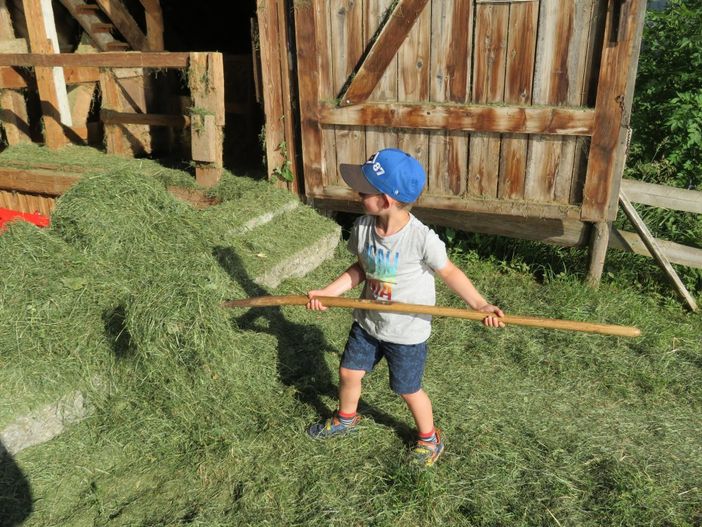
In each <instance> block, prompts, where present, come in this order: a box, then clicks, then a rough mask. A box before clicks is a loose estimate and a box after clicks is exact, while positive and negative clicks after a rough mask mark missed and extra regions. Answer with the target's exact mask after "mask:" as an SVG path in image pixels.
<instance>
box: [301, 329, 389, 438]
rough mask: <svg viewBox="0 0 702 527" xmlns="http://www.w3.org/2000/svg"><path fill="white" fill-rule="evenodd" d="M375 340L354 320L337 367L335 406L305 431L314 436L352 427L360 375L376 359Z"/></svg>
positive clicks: (331, 434) (375, 361) (370, 366)
mask: <svg viewBox="0 0 702 527" xmlns="http://www.w3.org/2000/svg"><path fill="white" fill-rule="evenodd" d="M379 348H380V347H379V343H378V341H377V340H376V339H374V338H373V337H372V336H370V335H369V334H368V333H366V332H365V331H364V330H363V329H362V328H361V327H360V326H359V325H358V324H357V323H354V324H353V326H352V327H351V331H350V333H349V339H348V341H347V342H346V348H345V350H344V355H343V357H342V359H341V366H340V368H339V410H338V411H337V412H334V415H333V416H332V417H330V418H329V419H327V420H325V421H323V422H321V423H316V424H313V425H312V426H311V427H310V428H309V429H308V430H307V433H308V434H309V435H310V436H312V437H313V438H315V439H321V438H327V437H334V436H339V435H343V434H346V433H348V432H351V431H353V430H354V429H356V425H357V424H358V422H359V421H360V420H361V416H359V415H357V414H356V410H357V408H358V401H359V400H360V398H361V379H363V377H364V376H365V374H366V372H368V371H371V370H372V369H373V367H374V366H375V365H376V364H377V362H378V361H379V360H380V355H379V351H380V349H379Z"/></svg>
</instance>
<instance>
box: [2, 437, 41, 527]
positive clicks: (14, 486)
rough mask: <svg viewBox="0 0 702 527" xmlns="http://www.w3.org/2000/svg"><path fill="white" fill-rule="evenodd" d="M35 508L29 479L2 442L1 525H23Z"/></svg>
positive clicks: (6, 526) (7, 526)
mask: <svg viewBox="0 0 702 527" xmlns="http://www.w3.org/2000/svg"><path fill="white" fill-rule="evenodd" d="M33 510H34V508H33V505H32V490H31V488H30V486H29V481H27V478H26V477H25V476H24V474H23V473H22V471H21V470H20V468H19V467H18V466H17V463H15V460H14V459H13V458H12V456H11V455H10V454H9V452H7V450H6V449H5V447H4V445H3V444H2V443H0V525H2V526H3V527H14V526H15V525H21V524H22V523H23V522H24V521H25V520H26V519H27V518H28V517H29V515H30V514H31V513H32V511H33Z"/></svg>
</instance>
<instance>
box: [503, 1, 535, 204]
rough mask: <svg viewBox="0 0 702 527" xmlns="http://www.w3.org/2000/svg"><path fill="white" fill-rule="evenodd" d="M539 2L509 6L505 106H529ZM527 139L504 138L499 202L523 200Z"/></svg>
mask: <svg viewBox="0 0 702 527" xmlns="http://www.w3.org/2000/svg"><path fill="white" fill-rule="evenodd" d="M538 17H539V4H538V2H524V3H520V4H514V5H511V6H510V11H509V28H508V30H507V38H508V42H507V66H506V72H505V103H507V104H510V105H512V104H516V105H520V106H523V105H528V104H531V88H532V85H533V81H534V60H535V52H536V29H537V25H538ZM528 145H529V139H528V137H526V136H525V135H517V134H504V135H503V137H502V151H501V153H500V168H499V176H498V185H497V195H498V197H500V198H508V199H519V198H523V197H524V178H525V176H526V161H527V153H528V150H527V148H528Z"/></svg>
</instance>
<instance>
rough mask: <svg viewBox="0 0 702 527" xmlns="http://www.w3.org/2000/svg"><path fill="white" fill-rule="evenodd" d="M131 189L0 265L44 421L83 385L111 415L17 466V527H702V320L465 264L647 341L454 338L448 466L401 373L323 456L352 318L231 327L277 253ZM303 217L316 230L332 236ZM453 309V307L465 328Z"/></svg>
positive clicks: (523, 299)
mask: <svg viewBox="0 0 702 527" xmlns="http://www.w3.org/2000/svg"><path fill="white" fill-rule="evenodd" d="M121 177H122V179H120V180H117V181H115V182H114V184H113V185H112V187H111V188H112V193H111V194H112V195H113V196H116V197H113V198H110V199H112V202H110V199H107V197H105V199H104V200H101V201H100V204H98V205H99V206H97V207H96V208H94V209H90V210H87V209H86V208H85V207H83V206H82V205H81V204H83V205H84V204H85V203H88V201H85V200H82V199H83V198H88V197H89V198H91V199H94V198H95V197H96V196H97V195H98V194H96V193H97V192H98V191H99V189H100V188H101V187H100V186H99V185H97V183H98V180H97V179H96V180H95V181H94V183H95V186H93V187H90V186H87V187H85V188H84V189H82V190H81V189H77V190H76V193H77V194H76V195H74V198H71V199H72V200H73V201H72V204H70V206H69V203H68V201H69V200H66V201H67V202H66V203H65V204H64V205H63V206H62V207H61V208H59V210H58V211H57V215H56V218H55V224H54V227H53V228H52V229H53V230H52V231H51V232H43V231H42V232H40V231H38V230H36V229H34V228H33V227H29V226H21V227H20V226H16V227H14V228H13V229H11V230H10V232H9V233H6V234H3V235H2V236H0V251H2V253H3V256H12V260H11V261H10V262H9V263H8V259H7V258H6V259H4V260H1V261H0V266H2V267H1V269H2V271H3V278H4V281H3V285H2V291H3V295H2V298H0V316H1V317H2V318H3V320H2V322H3V323H2V325H0V344H1V345H0V360H2V361H3V369H4V367H5V365H11V367H10V368H9V369H8V370H5V371H6V372H7V373H3V379H8V382H10V381H11V380H12V379H13V378H14V379H15V382H14V384H13V385H14V386H22V385H24V384H23V383H29V386H31V387H32V389H31V390H28V391H27V393H30V394H33V395H32V397H34V398H33V399H31V400H30V402H25V403H22V402H20V403H19V404H24V405H25V406H27V407H28V406H31V405H32V404H34V403H35V402H36V401H37V397H38V396H36V393H37V392H42V390H45V391H48V392H51V393H52V394H53V393H63V392H62V389H63V387H65V391H66V392H68V391H70V390H72V389H74V387H75V386H76V385H78V387H80V388H83V389H84V390H85V391H86V393H87V395H88V398H89V400H90V404H91V408H92V414H91V417H89V418H88V419H87V420H86V421H84V422H82V423H81V424H79V425H76V426H74V427H73V428H71V429H69V430H68V431H67V432H65V433H64V434H63V435H62V436H60V437H59V438H56V439H54V440H53V441H51V442H49V443H46V444H44V445H41V446H37V447H33V448H31V449H28V450H25V451H23V452H21V453H20V454H19V455H18V456H16V458H15V459H12V458H11V457H8V456H6V457H5V458H3V461H2V463H1V464H0V480H2V485H0V489H3V490H1V491H0V518H2V519H3V521H5V523H8V524H13V523H17V522H19V521H24V523H23V524H24V525H28V526H42V527H44V526H50V525H51V526H53V525H71V526H73V525H75V526H83V525H86V526H87V525H91V526H92V525H130V526H131V525H144V526H154V525H203V526H204V525H207V526H217V525H222V526H225V525H276V526H277V525H383V526H385V525H388V526H390V525H397V526H408V525H411V526H414V525H424V524H429V523H431V524H437V525H476V526H478V525H485V526H487V525H491V526H495V525H505V526H508V525H509V526H511V525H559V524H560V525H593V526H595V525H699V524H700V523H702V508H701V507H700V503H701V501H702V492H701V491H700V484H699V482H700V481H701V480H702V477H701V476H702V446H701V441H700V435H701V434H700V430H702V418H700V415H701V414H700V410H701V406H702V405H701V402H702V376H700V373H701V371H700V370H701V369H702V349H701V348H702V345H700V336H702V321H701V319H700V317H699V315H689V314H686V313H685V312H684V311H683V309H682V308H681V307H680V306H679V305H678V304H677V303H676V302H674V301H669V302H666V301H663V300H661V299H660V298H659V297H648V296H646V295H642V294H641V293H640V292H639V291H637V290H634V289H629V288H626V287H622V286H617V285H615V284H604V285H603V286H602V287H601V288H600V289H599V290H597V291H593V290H592V289H589V288H587V287H585V286H583V285H581V284H580V281H579V279H578V277H574V276H569V275H565V274H564V275H560V276H557V277H553V278H552V279H550V280H547V281H545V282H543V281H542V282H539V281H537V280H535V279H534V278H533V276H532V275H531V274H530V273H529V272H527V271H526V270H525V269H524V268H523V267H522V266H520V265H516V266H511V265H509V264H507V263H505V262H495V261H492V262H488V261H484V260H481V259H480V258H478V256H477V255H476V253H474V252H472V251H470V250H469V249H466V248H464V250H463V251H462V252H460V253H456V254H454V255H453V256H454V259H455V261H456V262H457V264H458V265H459V266H460V267H462V268H463V269H464V270H465V271H466V272H467V274H468V275H469V276H470V277H472V278H473V279H474V281H475V282H476V284H477V286H478V288H479V289H480V290H481V291H482V292H483V293H484V294H485V295H486V296H487V297H488V298H489V299H490V300H492V301H494V302H495V303H498V304H499V305H500V306H501V307H503V308H504V309H505V310H506V311H507V312H512V313H515V314H530V315H537V316H546V317H558V318H570V319H577V320H591V321H599V322H607V323H617V324H625V325H636V326H638V327H640V328H641V329H642V331H643V336H642V337H641V338H639V339H619V338H614V337H603V336H597V335H587V334H578V333H566V332H557V331H547V330H534V329H527V328H517V327H509V328H505V329H504V330H487V329H485V328H483V327H482V326H481V325H479V324H476V323H472V322H467V321H461V322H459V321H456V320H452V319H436V320H435V322H434V334H433V336H432V338H431V341H430V349H431V351H430V358H429V363H428V367H427V373H426V377H425V388H426V389H427V391H428V393H429V394H430V395H431V397H432V399H433V401H434V406H435V413H436V416H437V423H438V425H439V426H441V427H442V428H443V429H444V431H445V433H446V438H447V451H446V454H445V455H444V457H443V458H442V459H441V460H440V462H439V463H438V464H437V465H436V466H435V467H433V468H432V469H431V470H425V471H423V470H417V469H414V468H412V467H410V466H409V465H408V464H407V451H408V449H409V448H410V446H411V443H412V440H413V437H414V436H413V434H414V432H413V423H412V419H411V416H410V414H409V412H408V411H407V410H406V408H405V407H404V403H402V401H401V400H400V399H399V398H398V397H396V396H394V395H393V394H392V393H391V392H390V390H389V389H388V386H387V369H386V367H385V365H384V364H381V365H380V366H379V368H378V370H377V371H376V372H374V373H373V374H372V375H371V376H369V377H368V378H367V382H366V383H365V388H364V397H363V401H362V408H361V411H362V413H363V414H364V416H365V420H364V422H363V428H362V430H361V431H360V433H359V434H358V435H356V436H355V437H349V438H344V439H341V440H338V441H327V442H315V441H312V440H310V439H308V438H307V437H306V435H305V432H304V431H305V429H306V427H307V426H308V425H309V424H310V423H311V422H313V421H314V420H316V419H318V418H319V416H320V415H326V414H328V413H330V412H331V411H332V410H333V409H334V407H335V402H336V395H335V393H336V385H337V380H338V377H337V373H336V370H337V366H338V360H339V355H340V353H341V351H342V350H343V345H344V342H345V338H346V334H347V331H348V328H349V326H350V323H351V315H350V312H348V311H344V310H330V311H328V312H327V313H324V314H320V313H313V312H308V311H306V310H304V309H300V308H292V307H291V308H279V309H261V310H251V311H245V310H225V309H223V308H221V307H219V303H220V302H221V300H222V299H224V298H229V297H241V296H253V295H256V294H261V293H263V292H264V291H263V290H262V289H261V288H260V287H259V286H257V285H256V284H255V283H253V280H252V274H253V271H251V270H250V269H249V267H247V265H253V263H250V264H249V263H247V261H248V260H247V254H248V253H252V251H253V250H254V249H255V248H252V247H250V246H248V245H247V244H245V243H242V242H241V240H246V239H248V237H249V236H250V235H251V233H241V234H240V235H237V236H232V234H231V232H230V229H229V225H228V223H227V221H228V220H227V221H220V220H221V219H220V220H217V218H216V217H212V216H213V210H214V209H210V210H208V211H205V212H195V211H193V210H191V209H189V208H187V206H185V205H182V204H178V203H177V202H174V201H173V200H172V199H171V198H170V197H168V195H167V194H166V193H165V192H163V191H162V189H161V190H159V187H158V185H152V184H150V183H144V188H142V189H141V193H140V194H139V196H141V198H144V199H143V200H142V201H139V200H136V199H135V198H134V197H130V195H129V193H128V189H129V188H131V187H133V186H134V185H136V183H135V182H134V180H133V179H132V178H134V177H136V176H135V175H134V174H129V173H121ZM232 192H233V194H234V195H240V194H241V192H242V191H237V190H232ZM81 193H82V194H81ZM237 193H239V194H237ZM81 195H82V197H83V198H81V199H78V198H80V197H81ZM252 199H253V198H252ZM110 203H111V205H110ZM126 203H131V207H132V208H133V209H134V210H128V209H130V207H127V206H126V205H125V204H126ZM227 207H229V210H232V211H234V210H236V207H235V206H232V202H230V203H229V204H227V203H225V204H224V205H223V210H228V209H227ZM117 210H120V211H121V213H122V215H121V216H117V215H115V211H117ZM295 217H298V218H300V219H299V221H300V222H303V223H304V225H300V226H299V227H300V232H306V231H307V230H308V229H313V228H315V227H314V226H315V225H316V224H318V223H319V222H323V221H326V220H322V219H321V218H317V219H315V218H314V217H312V216H310V217H301V216H295ZM294 227H295V226H294V225H292V226H290V228H289V229H288V230H287V231H285V230H284V232H283V234H285V232H287V234H288V236H287V238H292V236H291V235H290V234H291V232H290V231H292V230H293V228H294ZM266 232H268V233H269V234H271V237H273V236H275V237H276V239H277V238H278V237H279V236H281V233H277V234H274V233H275V230H274V229H269V230H266V229H265V228H264V229H263V230H262V233H266ZM240 238H241V239H240ZM265 243H266V244H267V245H266V247H267V249H266V250H269V249H268V248H273V247H276V246H277V245H276V243H275V241H274V240H273V239H272V238H271V239H269V240H266V241H265ZM281 244H283V240H281ZM270 250H272V249H270ZM11 251H12V252H11ZM247 251H248V252H247ZM52 257H53V258H52ZM2 262H4V263H2ZM52 262H53V263H52ZM350 262H351V257H350V255H349V254H348V253H347V252H346V251H345V250H344V249H343V248H340V249H339V250H338V254H337V258H336V259H335V260H334V261H330V262H327V263H326V264H324V265H323V266H322V267H320V268H319V269H318V270H317V271H315V272H313V273H312V274H311V275H309V276H307V277H306V278H303V279H294V280H289V281H286V282H285V283H283V284H282V285H281V286H280V287H279V288H278V290H277V292H279V293H281V294H286V293H300V292H304V291H306V290H309V289H312V288H316V287H318V286H320V285H322V284H324V283H326V282H327V281H329V280H330V279H332V278H334V277H335V276H336V275H337V274H338V273H340V272H341V271H343V269H345V267H346V266H347V265H348V264H349V263H350ZM12 269H15V271H14V274H13V275H10V270H12ZM42 280H43V281H42ZM439 289H440V290H439V303H441V304H444V305H453V306H460V301H459V300H458V299H457V298H456V297H455V296H453V295H452V294H450V292H448V291H447V290H446V289H445V288H444V287H440V288H439ZM13 376H14V377H13ZM5 382H6V381H5V380H3V383H2V384H3V388H2V389H3V392H4V397H5V398H6V399H11V398H12V392H11V391H7V390H6V388H5V386H9V384H5ZM47 385H48V386H47ZM52 390H53V391H52ZM42 393H43V392H42ZM6 399H5V400H6ZM19 399H21V398H19ZM20 409H21V410H22V409H24V408H20ZM0 523H2V522H0Z"/></svg>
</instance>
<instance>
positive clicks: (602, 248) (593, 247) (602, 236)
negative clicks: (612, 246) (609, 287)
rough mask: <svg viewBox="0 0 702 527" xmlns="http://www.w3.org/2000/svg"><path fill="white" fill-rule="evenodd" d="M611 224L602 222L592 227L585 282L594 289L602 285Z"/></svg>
mask: <svg viewBox="0 0 702 527" xmlns="http://www.w3.org/2000/svg"><path fill="white" fill-rule="evenodd" d="M610 230H611V224H610V223H609V222H606V221H601V222H599V223H595V224H593V225H592V232H591V233H590V264H589V267H588V271H587V277H586V278H585V281H586V282H587V284H588V285H590V286H592V287H597V286H598V285H600V280H601V279H602V271H603V270H604V264H605V258H606V257H607V247H609V233H610Z"/></svg>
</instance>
